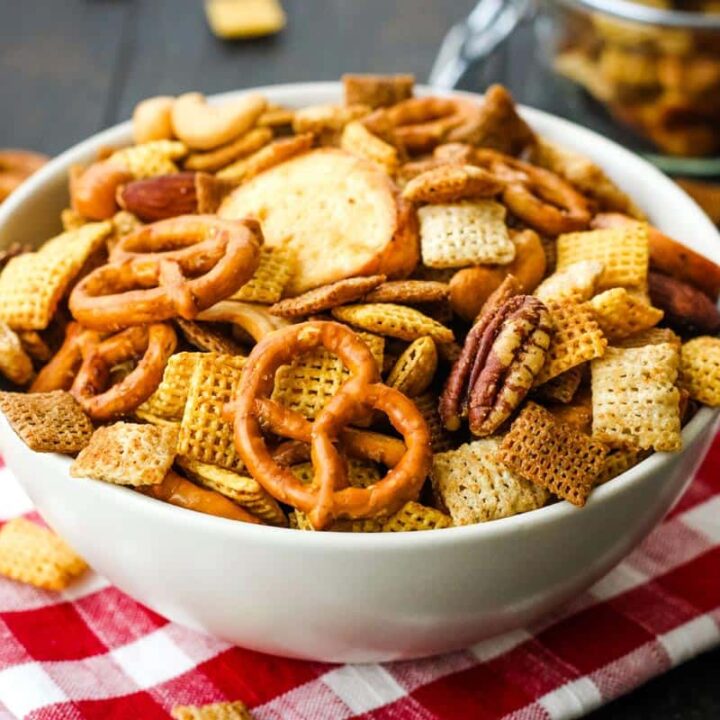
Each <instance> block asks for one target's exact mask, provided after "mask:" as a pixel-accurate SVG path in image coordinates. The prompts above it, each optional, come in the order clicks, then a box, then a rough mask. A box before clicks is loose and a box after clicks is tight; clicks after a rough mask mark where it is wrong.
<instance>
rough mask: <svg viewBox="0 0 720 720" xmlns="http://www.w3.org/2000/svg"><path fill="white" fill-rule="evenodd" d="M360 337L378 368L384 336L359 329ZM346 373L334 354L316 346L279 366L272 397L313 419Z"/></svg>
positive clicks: (346, 375)
mask: <svg viewBox="0 0 720 720" xmlns="http://www.w3.org/2000/svg"><path fill="white" fill-rule="evenodd" d="M360 337H361V338H362V339H363V340H364V341H365V343H366V344H367V346H368V347H369V348H370V351H371V352H372V354H373V356H374V357H375V361H376V362H377V364H378V368H382V358H383V351H384V346H385V341H384V339H383V338H381V337H378V336H377V335H371V334H369V333H360ZM349 377H350V373H349V371H348V369H347V368H346V367H345V366H344V365H343V363H342V360H340V358H339V357H337V355H333V354H332V353H331V352H329V351H327V350H325V349H324V348H316V349H314V350H311V351H310V352H307V353H304V354H303V355H301V356H299V357H297V358H295V360H294V361H293V362H292V363H290V364H289V365H282V366H280V368H278V371H277V373H276V374H275V387H274V389H273V394H272V398H273V400H276V401H277V402H280V403H282V404H283V405H286V406H287V407H289V408H291V409H292V410H296V411H297V412H300V413H302V414H303V415H304V416H305V417H306V418H308V419H309V420H314V419H315V417H316V416H317V415H318V414H319V413H320V411H321V410H322V409H323V408H324V407H325V405H326V403H327V402H328V400H330V398H331V397H333V396H334V395H335V393H337V391H338V390H339V389H340V386H341V385H342V384H343V383H344V382H345V381H346V380H347V379H348V378H349Z"/></svg>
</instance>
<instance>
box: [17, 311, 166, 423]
mask: <svg viewBox="0 0 720 720" xmlns="http://www.w3.org/2000/svg"><path fill="white" fill-rule="evenodd" d="M176 343H177V338H176V335H175V331H174V330H173V329H172V328H171V327H170V326H169V325H167V324H165V323H155V324H153V325H138V326H134V327H131V328H127V329H126V330H123V331H122V332H119V333H117V334H115V335H111V336H109V337H106V338H104V339H103V337H102V336H101V334H100V333H98V332H96V331H94V330H86V329H84V328H82V327H81V326H80V325H79V324H78V323H70V325H68V328H67V331H66V335H65V342H64V343H63V345H62V347H61V348H60V350H58V352H57V353H56V354H55V357H54V358H53V359H52V360H51V361H50V362H49V363H48V364H47V365H46V366H45V367H44V368H43V369H42V371H41V372H40V373H39V374H38V376H37V378H36V379H35V382H34V383H33V384H32V386H31V388H30V392H50V391H52V390H69V391H70V392H71V393H72V394H73V396H74V397H75V399H76V400H77V401H78V402H79V403H80V404H81V405H82V407H83V409H84V410H85V412H87V414H88V415H89V416H90V417H91V418H92V419H93V420H98V421H104V420H111V419H113V418H116V417H119V416H121V415H126V414H127V413H129V412H132V411H133V410H135V408H137V407H138V406H139V405H141V404H142V403H143V402H144V401H145V400H147V399H148V398H149V397H150V395H152V393H153V392H154V391H155V389H156V388H157V386H158V385H159V384H160V381H161V380H162V376H163V372H164V370H165V366H166V365H167V361H168V358H169V357H170V355H172V353H173V351H174V350H175V345H176ZM129 360H138V363H137V365H136V366H135V368H134V369H133V370H132V371H130V373H129V374H128V375H126V376H125V377H124V378H123V379H122V380H120V381H119V382H117V383H115V384H111V371H112V369H113V368H114V367H117V366H118V365H120V364H122V363H124V362H127V361H129Z"/></svg>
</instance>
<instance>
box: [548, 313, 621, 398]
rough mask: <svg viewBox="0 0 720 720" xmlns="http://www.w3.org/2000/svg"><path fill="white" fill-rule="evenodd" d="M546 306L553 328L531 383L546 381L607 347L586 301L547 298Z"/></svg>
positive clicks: (589, 358)
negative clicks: (556, 300)
mask: <svg viewBox="0 0 720 720" xmlns="http://www.w3.org/2000/svg"><path fill="white" fill-rule="evenodd" d="M547 307H548V310H550V315H551V316H552V320H553V323H554V325H555V332H554V333H553V335H552V337H551V339H550V347H549V348H548V353H547V358H546V360H545V365H544V366H543V368H542V370H540V372H539V373H538V376H537V378H536V379H535V386H538V385H542V384H543V383H546V382H547V381H548V380H551V379H552V378H554V377H557V376H558V375H560V374H561V373H564V372H566V371H568V370H570V369H571V368H573V367H575V366H576V365H580V364H582V363H584V362H587V361H588V360H592V359H593V358H596V357H600V356H601V355H602V354H603V353H604V352H605V348H606V347H607V340H606V339H605V336H604V335H603V334H602V331H601V330H600V326H599V325H598V324H597V322H596V321H595V317H594V316H593V313H592V310H591V309H590V308H589V307H588V305H587V303H577V302H574V301H573V300H563V301H561V302H548V303H547Z"/></svg>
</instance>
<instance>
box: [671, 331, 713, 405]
mask: <svg viewBox="0 0 720 720" xmlns="http://www.w3.org/2000/svg"><path fill="white" fill-rule="evenodd" d="M680 386H681V387H683V388H684V389H686V390H687V391H688V392H689V393H690V397H691V398H692V399H693V400H697V401H698V402H701V403H703V404H704V405H709V406H710V407H718V406H720V338H716V337H708V336H706V335H704V336H701V337H696V338H693V339H692V340H689V341H688V342H686V343H685V344H684V345H683V346H682V349H681V351H680Z"/></svg>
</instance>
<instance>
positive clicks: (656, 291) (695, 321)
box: [648, 271, 720, 335]
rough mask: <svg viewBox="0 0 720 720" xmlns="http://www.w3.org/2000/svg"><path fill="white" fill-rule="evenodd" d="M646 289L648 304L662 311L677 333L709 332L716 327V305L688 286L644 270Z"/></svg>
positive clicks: (719, 324)
mask: <svg viewBox="0 0 720 720" xmlns="http://www.w3.org/2000/svg"><path fill="white" fill-rule="evenodd" d="M648 291H649V293H650V299H651V300H652V304H653V305H655V307H658V308H660V309H661V310H664V311H665V322H666V323H667V324H668V325H670V327H672V328H674V329H675V330H678V331H679V332H680V333H683V334H686V333H707V334H709V335H713V334H715V333H716V332H717V331H718V330H720V312H718V309H717V307H716V306H715V304H714V303H713V301H712V300H710V298H708V296H707V295H705V293H703V292H701V291H700V290H698V289H697V288H694V287H693V286H692V285H689V284H688V283H685V282H682V280H677V279H676V278H673V277H670V276H669V275H663V274H662V273H658V272H652V271H651V272H650V273H648Z"/></svg>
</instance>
